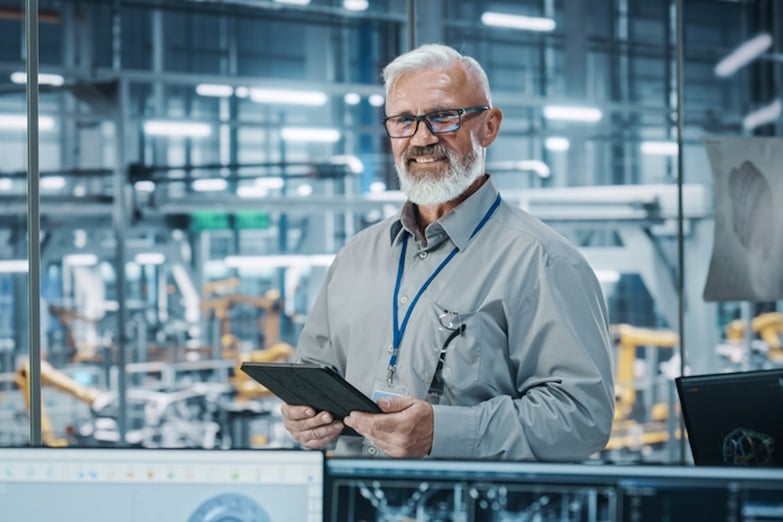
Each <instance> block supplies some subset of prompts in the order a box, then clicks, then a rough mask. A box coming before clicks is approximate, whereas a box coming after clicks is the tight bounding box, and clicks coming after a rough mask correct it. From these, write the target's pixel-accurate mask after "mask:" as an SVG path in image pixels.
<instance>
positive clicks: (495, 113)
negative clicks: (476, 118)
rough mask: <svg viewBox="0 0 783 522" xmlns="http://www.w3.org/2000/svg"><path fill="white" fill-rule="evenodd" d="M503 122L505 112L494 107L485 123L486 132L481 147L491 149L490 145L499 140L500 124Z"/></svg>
mask: <svg viewBox="0 0 783 522" xmlns="http://www.w3.org/2000/svg"><path fill="white" fill-rule="evenodd" d="M502 121H503V111H501V110H500V109H499V108H497V107H492V108H491V109H490V110H489V116H488V117H487V119H486V122H485V123H484V132H483V133H482V136H481V146H482V147H485V148H486V147H489V146H490V144H491V143H492V142H493V141H495V138H497V135H498V132H500V124H501V122H502Z"/></svg>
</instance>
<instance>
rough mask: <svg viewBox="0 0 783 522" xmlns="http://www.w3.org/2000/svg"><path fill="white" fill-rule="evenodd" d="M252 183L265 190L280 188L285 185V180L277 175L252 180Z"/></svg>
mask: <svg viewBox="0 0 783 522" xmlns="http://www.w3.org/2000/svg"><path fill="white" fill-rule="evenodd" d="M253 185H254V186H256V187H263V188H265V189H266V190H280V189H282V188H283V187H284V186H285V181H283V178H281V177H279V176H266V177H261V178H256V179H255V180H253Z"/></svg>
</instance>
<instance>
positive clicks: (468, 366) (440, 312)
mask: <svg viewBox="0 0 783 522" xmlns="http://www.w3.org/2000/svg"><path fill="white" fill-rule="evenodd" d="M433 313H434V314H435V315H436V318H435V321H434V324H435V329H436V332H435V338H436V343H437V348H438V352H439V357H440V358H441V359H442V363H441V366H442V367H441V369H440V372H441V377H442V380H443V385H444V387H445V388H448V389H451V390H454V391H465V390H468V389H470V388H472V387H474V386H476V385H477V384H478V383H479V382H481V384H482V385H487V384H489V385H490V386H491V383H489V382H486V381H487V378H490V379H491V376H488V375H484V374H485V373H487V372H490V373H491V372H492V367H493V366H495V363H496V362H499V361H502V360H503V358H504V357H503V355H502V352H504V351H505V347H506V344H507V340H506V336H505V333H504V329H503V328H502V326H501V325H500V324H499V321H498V319H497V317H494V314H493V313H492V312H491V311H490V310H484V309H481V310H475V311H468V312H458V311H453V310H449V309H448V308H446V307H443V306H438V305H437V304H435V305H434V306H433ZM493 361H494V362H493ZM436 371H437V367H436Z"/></svg>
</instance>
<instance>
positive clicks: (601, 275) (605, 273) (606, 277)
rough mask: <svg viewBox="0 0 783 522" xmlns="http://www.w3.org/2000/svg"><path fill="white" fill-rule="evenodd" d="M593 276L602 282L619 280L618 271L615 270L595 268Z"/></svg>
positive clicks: (609, 282)
mask: <svg viewBox="0 0 783 522" xmlns="http://www.w3.org/2000/svg"><path fill="white" fill-rule="evenodd" d="M595 277H596V278H597V279H598V280H599V281H600V282H602V283H608V284H611V283H616V282H617V281H619V280H620V272H618V271H617V270H596V271H595Z"/></svg>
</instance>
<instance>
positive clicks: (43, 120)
mask: <svg viewBox="0 0 783 522" xmlns="http://www.w3.org/2000/svg"><path fill="white" fill-rule="evenodd" d="M0 129H8V130H22V131H23V130H25V129H27V116H26V115H24V114H0ZM52 129H54V118H52V117H51V116H39V117H38V130H42V131H48V130H52Z"/></svg>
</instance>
